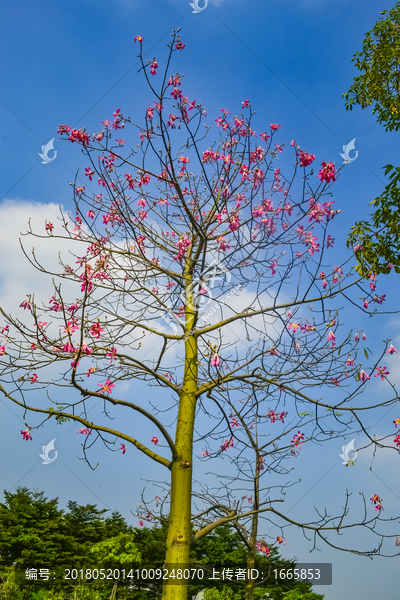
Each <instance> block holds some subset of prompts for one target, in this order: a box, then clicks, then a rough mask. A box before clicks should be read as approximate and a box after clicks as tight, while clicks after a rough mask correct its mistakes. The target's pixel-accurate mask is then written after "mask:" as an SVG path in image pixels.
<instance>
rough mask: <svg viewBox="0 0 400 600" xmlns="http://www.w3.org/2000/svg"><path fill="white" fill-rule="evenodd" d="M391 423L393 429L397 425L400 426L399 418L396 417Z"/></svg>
mask: <svg viewBox="0 0 400 600" xmlns="http://www.w3.org/2000/svg"><path fill="white" fill-rule="evenodd" d="M393 423H394V425H395V427H397V425H400V417H397V419H395V420H394V421H393Z"/></svg>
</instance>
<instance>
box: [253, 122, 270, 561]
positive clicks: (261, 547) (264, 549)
mask: <svg viewBox="0 0 400 600" xmlns="http://www.w3.org/2000/svg"><path fill="white" fill-rule="evenodd" d="M271 127H272V126H271ZM256 548H257V550H259V551H260V552H262V553H263V554H265V555H266V556H268V555H269V553H270V552H271V550H270V549H269V548H268V546H267V544H266V543H265V542H261V541H258V542H257V544H256Z"/></svg>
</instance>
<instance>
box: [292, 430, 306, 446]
mask: <svg viewBox="0 0 400 600" xmlns="http://www.w3.org/2000/svg"><path fill="white" fill-rule="evenodd" d="M303 440H304V433H300V431H298V432H297V433H296V434H295V435H294V436H293V439H292V441H291V444H293V445H294V446H299V448H300V450H301V443H302V441H303Z"/></svg>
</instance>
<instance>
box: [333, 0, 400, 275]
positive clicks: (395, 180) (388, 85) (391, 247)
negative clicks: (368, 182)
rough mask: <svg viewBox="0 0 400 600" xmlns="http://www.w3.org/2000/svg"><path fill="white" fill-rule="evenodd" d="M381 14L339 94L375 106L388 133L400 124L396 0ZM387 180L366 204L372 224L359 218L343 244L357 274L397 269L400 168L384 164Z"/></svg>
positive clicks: (348, 101) (352, 103)
mask: <svg viewBox="0 0 400 600" xmlns="http://www.w3.org/2000/svg"><path fill="white" fill-rule="evenodd" d="M380 14H381V15H382V16H381V18H380V19H379V20H378V21H377V23H376V24H375V26H374V28H373V29H372V30H371V31H369V32H368V33H367V34H366V36H365V38H364V42H363V47H362V51H361V52H356V54H355V55H354V57H353V62H354V63H355V66H356V67H357V68H358V69H359V71H361V73H362V74H361V75H359V76H358V77H355V78H354V81H353V85H352V86H351V88H350V90H349V91H348V92H347V93H345V94H343V97H344V98H345V99H346V109H350V110H352V109H353V106H355V105H356V104H359V105H361V107H362V108H365V107H367V106H370V105H373V109H372V112H373V113H377V114H378V119H377V120H378V122H379V123H381V124H383V125H384V126H385V129H386V131H398V129H399V128H400V2H397V4H396V6H395V7H394V8H392V9H391V10H385V11H383V12H381V13H380ZM384 169H385V175H389V183H388V184H387V186H386V187H385V190H384V192H383V194H382V195H381V196H379V197H378V198H375V200H373V201H372V202H370V204H372V205H373V206H374V208H375V212H374V213H373V214H372V215H371V222H369V221H359V222H357V223H356V224H355V225H354V227H352V228H351V232H350V234H349V236H348V239H347V246H348V247H352V248H356V251H355V256H356V259H357V262H358V265H357V271H358V273H359V274H360V275H364V276H366V275H368V274H369V273H373V272H375V273H378V274H386V273H389V272H390V268H389V267H388V266H387V265H388V264H392V265H394V269H395V271H396V273H400V167H394V166H393V165H386V166H385V167H384Z"/></svg>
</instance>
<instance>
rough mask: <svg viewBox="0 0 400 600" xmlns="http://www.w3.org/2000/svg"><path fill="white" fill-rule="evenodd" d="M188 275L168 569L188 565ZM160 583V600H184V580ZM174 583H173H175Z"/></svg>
mask: <svg viewBox="0 0 400 600" xmlns="http://www.w3.org/2000/svg"><path fill="white" fill-rule="evenodd" d="M191 283H192V275H191V274H190V273H189V272H188V270H187V272H186V290H187V291H186V324H185V334H186V335H185V372H184V379H183V384H182V390H181V395H180V399H179V411H178V421H177V426H176V436H175V445H176V449H177V451H178V456H177V458H176V459H175V460H174V461H173V465H172V469H171V506H170V520H169V527H168V536H167V551H166V557H165V566H166V567H167V568H169V569H171V568H172V569H173V568H174V569H175V574H176V569H182V571H183V570H184V569H185V567H186V568H187V567H189V553H190V536H191V500H192V471H193V429H194V420H195V411H196V392H197V390H198V383H197V371H198V366H197V358H198V357H197V338H196V336H194V335H192V333H191V332H192V331H193V329H194V326H195V310H194V306H193V292H192V287H191ZM170 581H171V582H173V583H168V584H164V586H163V595H162V600H186V598H187V582H186V581H185V580H184V579H181V580H180V581H179V583H178V580H177V579H170ZM175 582H176V583H175Z"/></svg>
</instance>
